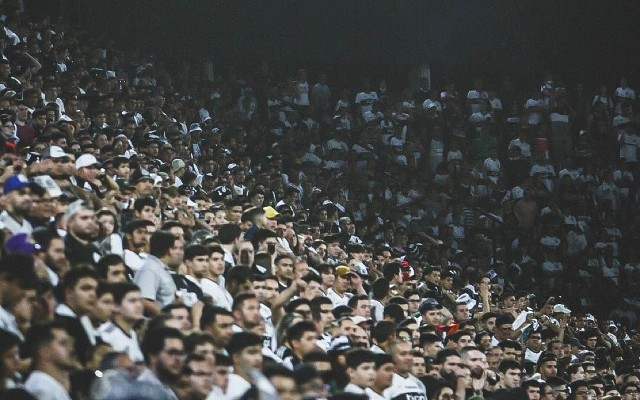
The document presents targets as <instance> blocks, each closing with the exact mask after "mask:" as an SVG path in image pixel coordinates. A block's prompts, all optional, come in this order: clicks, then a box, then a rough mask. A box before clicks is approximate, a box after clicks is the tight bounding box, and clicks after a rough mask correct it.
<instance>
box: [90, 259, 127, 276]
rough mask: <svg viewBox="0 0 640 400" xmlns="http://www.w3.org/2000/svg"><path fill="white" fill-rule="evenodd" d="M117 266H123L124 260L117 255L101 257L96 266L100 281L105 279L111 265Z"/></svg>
mask: <svg viewBox="0 0 640 400" xmlns="http://www.w3.org/2000/svg"><path fill="white" fill-rule="evenodd" d="M118 264H123V265H124V260H123V259H122V257H120V256H119V255H117V254H113V253H110V254H107V255H104V256H102V257H101V258H100V260H98V263H97V264H96V269H97V271H98V275H99V276H100V278H102V279H107V274H108V273H109V267H111V266H113V265H118Z"/></svg>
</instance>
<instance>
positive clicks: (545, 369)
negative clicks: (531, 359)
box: [540, 361, 558, 379]
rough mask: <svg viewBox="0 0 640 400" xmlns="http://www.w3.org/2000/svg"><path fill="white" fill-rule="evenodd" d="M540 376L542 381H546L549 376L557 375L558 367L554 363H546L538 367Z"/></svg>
mask: <svg viewBox="0 0 640 400" xmlns="http://www.w3.org/2000/svg"><path fill="white" fill-rule="evenodd" d="M540 375H542V379H546V378H548V377H550V376H556V375H558V366H557V365H556V362H555V361H546V362H544V363H542V365H541V366H540Z"/></svg>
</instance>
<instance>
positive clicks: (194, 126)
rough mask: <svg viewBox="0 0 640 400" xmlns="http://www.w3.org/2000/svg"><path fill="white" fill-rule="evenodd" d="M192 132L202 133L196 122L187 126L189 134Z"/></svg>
mask: <svg viewBox="0 0 640 400" xmlns="http://www.w3.org/2000/svg"><path fill="white" fill-rule="evenodd" d="M194 131H199V132H202V128H201V127H200V124H199V123H197V122H194V123H193V124H191V125H190V126H189V133H191V132H194Z"/></svg>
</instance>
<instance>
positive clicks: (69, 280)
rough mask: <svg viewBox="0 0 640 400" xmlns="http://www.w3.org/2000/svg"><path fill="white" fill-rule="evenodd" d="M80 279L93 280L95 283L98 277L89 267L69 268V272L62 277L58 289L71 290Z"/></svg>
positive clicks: (83, 265) (87, 265)
mask: <svg viewBox="0 0 640 400" xmlns="http://www.w3.org/2000/svg"><path fill="white" fill-rule="evenodd" d="M82 278H93V279H95V280H96V281H97V280H98V278H99V277H98V273H97V272H96V270H95V269H94V268H93V267H92V266H91V265H89V264H79V265H78V266H77V267H75V268H71V269H70V270H69V272H67V273H66V274H65V275H64V278H62V282H60V287H61V289H62V290H66V289H69V288H73V287H74V286H76V285H77V284H78V282H79V281H80V279H82Z"/></svg>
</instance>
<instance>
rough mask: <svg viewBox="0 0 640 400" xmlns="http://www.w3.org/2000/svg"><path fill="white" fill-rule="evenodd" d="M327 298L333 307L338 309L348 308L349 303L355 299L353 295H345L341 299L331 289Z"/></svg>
mask: <svg viewBox="0 0 640 400" xmlns="http://www.w3.org/2000/svg"><path fill="white" fill-rule="evenodd" d="M327 297H328V298H330V299H331V302H332V303H333V307H338V306H346V305H347V303H348V302H349V299H350V298H351V297H353V295H352V294H351V293H345V294H344V295H343V297H340V295H338V293H336V292H335V291H334V290H333V288H329V290H327Z"/></svg>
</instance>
